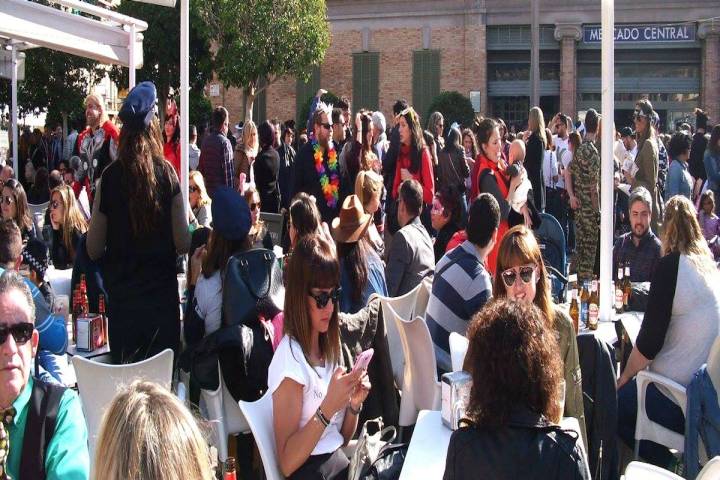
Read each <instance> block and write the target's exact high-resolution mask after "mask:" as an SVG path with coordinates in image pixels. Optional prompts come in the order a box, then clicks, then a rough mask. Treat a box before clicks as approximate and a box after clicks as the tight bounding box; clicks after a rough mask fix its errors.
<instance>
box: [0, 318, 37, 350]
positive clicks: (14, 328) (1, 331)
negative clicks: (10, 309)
mask: <svg viewBox="0 0 720 480" xmlns="http://www.w3.org/2000/svg"><path fill="white" fill-rule="evenodd" d="M33 330H35V325H33V324H32V323H29V322H23V323H14V324H12V325H10V326H8V325H0V345H2V344H3V343H5V340H7V338H8V335H12V336H13V338H14V339H15V343H17V344H18V345H24V344H25V343H27V341H28V340H30V339H31V338H32V334H33Z"/></svg>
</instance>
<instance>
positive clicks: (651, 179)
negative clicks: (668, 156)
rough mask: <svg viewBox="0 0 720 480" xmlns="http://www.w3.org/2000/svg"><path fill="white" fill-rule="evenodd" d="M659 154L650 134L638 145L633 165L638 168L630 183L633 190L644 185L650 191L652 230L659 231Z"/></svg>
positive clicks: (660, 200) (654, 140) (655, 140)
mask: <svg viewBox="0 0 720 480" xmlns="http://www.w3.org/2000/svg"><path fill="white" fill-rule="evenodd" d="M658 162H659V154H658V145H657V139H656V138H655V137H654V136H651V137H650V138H648V139H647V140H645V141H644V142H643V143H642V145H640V146H638V154H637V157H635V165H636V166H637V168H638V171H637V173H636V174H635V180H634V181H633V184H632V189H633V190H635V189H636V188H637V187H645V188H647V189H648V191H649V192H650V197H651V198H652V202H653V205H652V207H653V208H652V231H653V232H656V233H657V232H659V231H660V222H661V221H662V219H661V218H660V205H662V203H661V202H662V199H661V198H660V192H658V189H657V181H658V168H659V163H658Z"/></svg>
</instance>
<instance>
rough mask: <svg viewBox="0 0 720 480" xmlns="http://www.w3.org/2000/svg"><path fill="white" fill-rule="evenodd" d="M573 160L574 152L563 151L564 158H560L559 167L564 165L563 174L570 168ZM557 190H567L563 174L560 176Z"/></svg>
mask: <svg viewBox="0 0 720 480" xmlns="http://www.w3.org/2000/svg"><path fill="white" fill-rule="evenodd" d="M572 159H573V154H572V152H571V151H570V150H563V152H562V157H558V165H560V164H562V169H563V172H564V171H565V170H567V169H568V168H570V164H571V163H572ZM557 188H562V189H563V190H564V189H565V175H564V174H562V173H561V174H560V175H558V181H557Z"/></svg>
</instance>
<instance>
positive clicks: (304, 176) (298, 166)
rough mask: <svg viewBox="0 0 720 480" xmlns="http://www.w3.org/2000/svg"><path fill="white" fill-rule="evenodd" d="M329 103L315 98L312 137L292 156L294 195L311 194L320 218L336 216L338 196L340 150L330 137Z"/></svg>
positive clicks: (330, 113) (326, 220) (330, 106)
mask: <svg viewBox="0 0 720 480" xmlns="http://www.w3.org/2000/svg"><path fill="white" fill-rule="evenodd" d="M332 110H333V108H332V105H327V104H325V103H324V102H318V104H317V108H316V109H315V111H314V112H313V114H312V123H313V132H314V136H313V138H312V140H311V141H310V142H308V143H306V144H305V145H303V147H302V148H301V149H300V151H299V152H298V154H297V157H295V181H294V188H293V196H295V195H296V194H297V193H298V192H305V193H307V194H308V195H313V196H314V197H315V199H316V201H317V206H318V209H319V210H320V216H321V217H322V221H323V222H327V223H330V222H331V221H332V219H333V218H335V217H337V215H338V211H339V198H340V165H339V157H340V151H339V150H338V149H337V147H336V145H335V143H334V142H333V141H332V139H331V138H330V135H331V131H332V124H331V123H330V120H331V118H332Z"/></svg>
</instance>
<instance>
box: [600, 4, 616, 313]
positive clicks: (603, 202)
mask: <svg viewBox="0 0 720 480" xmlns="http://www.w3.org/2000/svg"><path fill="white" fill-rule="evenodd" d="M614 7H615V6H614V0H602V7H601V8H602V53H601V55H602V144H601V146H602V148H601V150H602V158H601V162H600V182H601V184H600V192H601V198H600V212H601V213H602V215H601V218H600V315H599V316H600V320H603V321H610V320H612V319H613V294H614V292H612V249H613V214H612V212H613V189H614V185H613V173H614V172H613V171H614V162H613V146H614V145H613V143H614V141H615V138H614V128H613V127H614V119H615V104H614V102H615V11H614Z"/></svg>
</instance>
